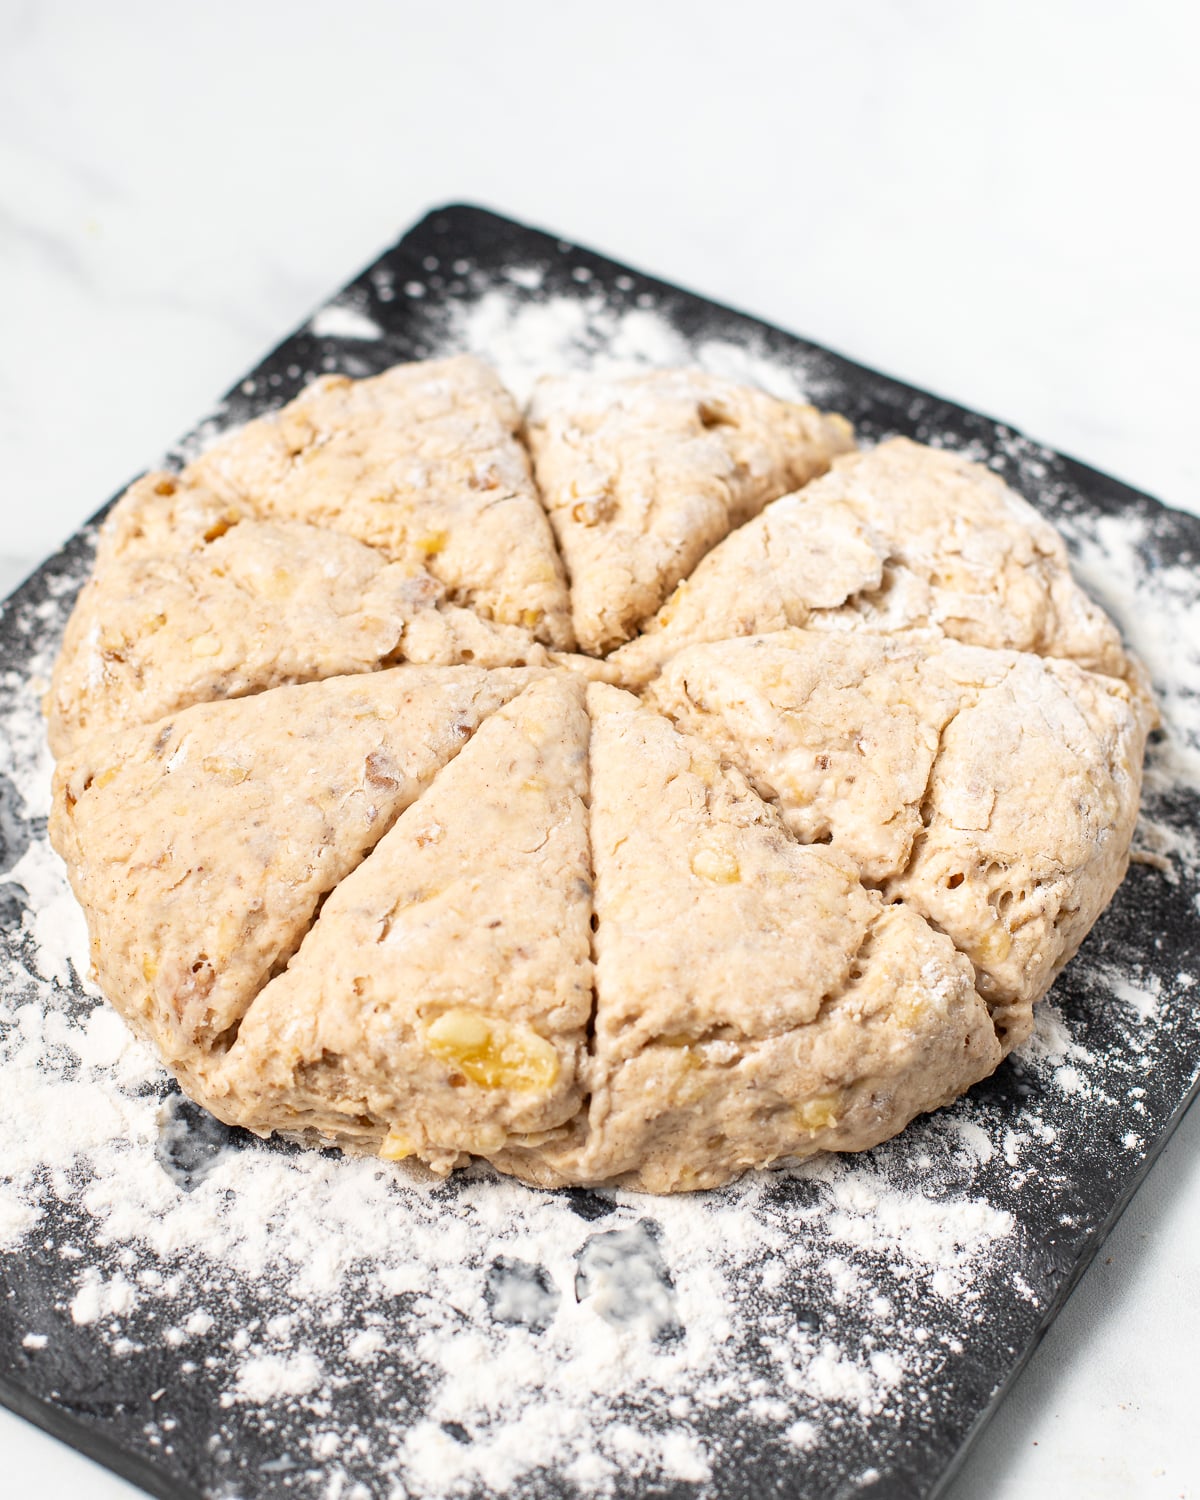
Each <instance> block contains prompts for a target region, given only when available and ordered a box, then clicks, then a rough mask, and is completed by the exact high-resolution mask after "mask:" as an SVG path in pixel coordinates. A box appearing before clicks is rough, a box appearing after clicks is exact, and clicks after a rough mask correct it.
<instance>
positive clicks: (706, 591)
mask: <svg viewBox="0 0 1200 1500" xmlns="http://www.w3.org/2000/svg"><path fill="white" fill-rule="evenodd" d="M851 441H852V439H851V434H850V429H849V427H848V424H846V423H844V422H843V421H842V420H841V419H840V418H837V417H833V416H827V415H823V414H821V413H819V412H816V411H814V410H813V409H812V408H809V407H804V406H799V405H796V404H793V403H787V402H782V401H777V400H775V399H774V398H771V397H769V396H766V395H764V394H763V393H762V392H759V391H754V390H750V389H748V388H745V387H738V386H736V385H733V384H731V383H730V382H728V381H722V380H717V379H716V378H714V377H712V376H708V375H702V374H699V373H697V372H691V371H658V372H653V373H650V374H646V375H641V376H634V377H630V378H627V379H619V380H613V379H604V380H600V379H589V378H586V377H570V378H563V379H554V380H546V381H543V382H541V383H540V384H539V386H538V388H537V390H536V393H535V395H534V398H533V401H532V403H531V406H530V409H529V411H528V412H527V413H526V414H525V419H524V425H523V426H522V419H521V414H520V413H519V412H518V410H517V408H516V406H515V405H514V403H513V402H512V400H511V398H510V397H509V395H508V393H507V392H506V391H505V390H504V389H503V387H502V386H501V385H500V383H499V382H498V380H497V379H496V377H495V375H494V374H493V373H492V372H491V371H490V370H489V369H488V367H487V366H486V365H484V364H482V363H481V362H480V361H479V360H476V359H474V358H471V357H470V356H461V357H457V358H454V359H450V360H442V361H437V362H430V363H426V364H419V365H410V366H399V367H397V368H396V369H393V370H389V371H387V372H385V373H384V374H382V375H379V376H376V377H374V378H373V379H368V380H361V381H350V380H346V379H344V378H341V377H328V378H325V379H322V380H319V381H317V382H316V383H315V385H314V386H312V387H310V388H309V390H308V391H306V392H305V393H303V394H302V395H301V396H300V397H299V398H298V399H297V400H296V401H294V402H292V403H291V404H290V405H289V406H287V407H285V408H283V410H282V411H280V412H278V413H276V414H275V415H274V416H271V417H267V418H264V419H262V420H260V421H257V422H253V423H251V424H250V425H249V426H248V427H246V428H244V429H242V430H241V431H240V432H238V433H235V434H233V435H231V436H229V437H227V438H225V439H223V440H221V441H220V442H219V443H217V444H216V445H215V446H214V447H213V448H212V449H211V450H209V452H208V453H206V454H205V455H204V456H203V457H202V458H200V459H199V460H197V461H196V462H195V463H193V464H192V465H190V466H189V467H188V468H186V469H185V470H184V471H183V472H182V473H180V474H166V473H154V474H150V475H147V476H146V477H145V478H143V479H142V480H140V481H138V483H137V484H135V485H134V486H132V487H131V489H130V490H129V491H128V493H127V494H126V495H125V496H124V497H123V498H122V499H121V500H120V501H119V502H118V503H117V505H116V506H115V507H114V509H113V511H112V512H111V514H110V515H109V517H108V519H107V520H106V522H105V524H104V526H103V528H102V530H101V533H100V536H99V538H98V545H97V556H96V565H95V570H94V573H93V577H92V579H91V580H90V581H89V583H88V584H87V586H86V587H85V589H84V591H83V593H82V594H81V596H80V599H79V601H78V604H77V606H76V610H75V612H74V614H73V616H72V618H71V621H70V622H69V625H68V627H67V631H66V635H65V638H64V642H63V648H62V652H61V655H60V658H59V661H58V664H57V666H56V669H55V673H54V678H53V681H52V683H51V687H50V691H49V693H48V694H47V700H46V711H47V718H48V721H49V731H50V737H51V743H52V747H53V749H54V751H55V754H56V755H57V756H58V757H59V762H58V766H57V770H56V773H55V784H54V803H53V813H52V817H51V822H50V834H51V838H52V840H53V843H54V845H55V847H56V849H58V851H59V852H60V854H62V856H63V858H64V859H65V861H66V864H67V867H68V871H69V873H70V876H71V880H72V884H73V886H74V889H75V891H76V894H77V895H78V897H79V900H80V902H81V904H82V906H83V908H84V911H85V913H86V915H87V919H88V925H89V929H90V933H91V940H92V959H93V964H94V967H95V971H96V976H97V978H98V980H99V982H100V984H101V985H102V987H103V989H104V991H105V993H106V994H107V995H108V996H109V998H110V999H111V1000H112V1001H113V1003H114V1004H115V1005H116V1006H117V1008H118V1009H119V1010H120V1011H121V1013H122V1014H123V1015H124V1016H125V1017H126V1019H127V1020H128V1021H129V1023H130V1024H131V1025H132V1026H133V1027H134V1028H135V1030H137V1031H138V1032H139V1033H140V1034H141V1035H143V1036H145V1037H146V1038H147V1039H148V1040H150V1041H151V1043H152V1044H153V1045H154V1046H155V1047H156V1048H157V1050H158V1051H159V1053H160V1055H161V1056H162V1057H163V1059H164V1060H165V1062H166V1063H167V1065H168V1066H169V1067H170V1068H171V1069H172V1071H173V1072H174V1073H175V1075H176V1077H177V1078H178V1079H179V1080H180V1082H181V1084H182V1086H183V1087H184V1088H185V1089H186V1090H187V1091H188V1093H190V1094H191V1095H192V1096H193V1097H194V1098H196V1099H198V1100H200V1101H201V1102H202V1103H204V1104H205V1105H206V1106H207V1107H208V1108H209V1109H211V1110H212V1111H213V1112H214V1113H215V1114H217V1115H219V1116H220V1117H221V1118H222V1119H224V1120H226V1121H228V1122H229V1123H231V1124H238V1125H243V1126H246V1127H248V1128H249V1129H251V1130H254V1131H257V1132H259V1133H261V1134H263V1135H267V1134H271V1133H279V1134H282V1135H285V1136H288V1137H291V1138H295V1139H299V1140H302V1141H306V1142H311V1143H319V1144H326V1143H336V1144H340V1145H343V1146H345V1147H347V1148H348V1149H353V1150H358V1151H366V1152H371V1153H374V1154H376V1155H378V1156H380V1157H382V1158H384V1159H385V1160H401V1159H405V1158H412V1159H414V1160H417V1161H421V1162H424V1163H426V1164H427V1165H428V1166H430V1167H431V1168H433V1169H434V1170H435V1171H438V1172H445V1171H449V1170H451V1169H452V1168H454V1167H455V1166H458V1165H462V1164H464V1163H465V1162H467V1161H468V1160H470V1159H471V1158H472V1157H482V1158H484V1159H486V1160H488V1161H490V1162H492V1163H493V1164H494V1165H495V1166H496V1167H498V1168H499V1169H500V1170H502V1171H505V1172H510V1173H513V1174H515V1175H516V1176H518V1177H520V1178H523V1179H524V1180H525V1181H527V1182H530V1183H532V1184H536V1185H539V1186H545V1187H552V1186H558V1185H563V1184H595V1183H605V1182H611V1183H619V1184H622V1185H625V1186H628V1187H633V1188H639V1189H643V1190H646V1191H651V1192H670V1191H679V1190H687V1189H695V1188H707V1187H713V1186H717V1185H719V1184H721V1183H723V1182H726V1181H728V1180H729V1179H730V1178H732V1177H734V1176H736V1175H738V1174H739V1173H741V1172H743V1171H745V1170H747V1169H748V1168H752V1167H764V1166H769V1165H770V1164H772V1163H775V1162H779V1161H783V1160H788V1159H793V1158H796V1157H802V1156H806V1155H810V1154H812V1153H814V1152H818V1151H827V1150H828V1151H856V1150H862V1149H864V1148H866V1147H869V1146H872V1145H875V1144H877V1143H878V1142H879V1141H882V1140H884V1139H886V1138H887V1137H888V1136H890V1135H893V1134H894V1133H895V1132H896V1131H898V1130H900V1129H902V1128H903V1127H904V1125H905V1124H907V1122H908V1121H909V1120H910V1119H912V1118H913V1117H914V1116H915V1115H916V1114H918V1113H920V1112H922V1111H925V1110H930V1109H936V1108H938V1107H939V1106H941V1105H943V1104H945V1103H948V1102H949V1101H950V1100H952V1099H954V1098H955V1097H957V1096H958V1095H959V1094H961V1093H962V1092H963V1091H964V1090H965V1089H967V1088H969V1087H970V1086H971V1085H972V1084H973V1083H974V1082H976V1081H977V1080H978V1079H980V1078H982V1077H985V1076H986V1075H987V1074H988V1073H990V1072H991V1071H992V1070H993V1069H994V1068H995V1067H996V1066H997V1064H998V1063H999V1062H1000V1060H1001V1059H1002V1058H1003V1056H1004V1055H1005V1054H1006V1053H1007V1052H1008V1051H1009V1050H1010V1049H1011V1048H1012V1047H1013V1046H1014V1045H1016V1043H1017V1042H1018V1041H1020V1040H1021V1039H1022V1038H1023V1037H1024V1036H1026V1035H1027V1034H1028V1032H1029V1030H1030V1028H1031V1026H1032V1017H1033V1006H1034V1005H1035V1003H1036V1002H1037V1000H1038V999H1039V998H1040V997H1041V996H1042V995H1043V994H1044V993H1045V991H1046V989H1047V988H1048V987H1049V985H1050V983H1051V982H1052V981H1053V979H1054V976H1055V975H1056V974H1057V973H1058V971H1059V970H1060V969H1061V968H1062V966H1063V965H1064V964H1065V963H1066V962H1068V960H1069V959H1070V958H1071V956H1072V955H1073V954H1074V953H1075V951H1076V950H1077V948H1078V947H1079V944H1080V943H1081V942H1082V940H1083V938H1084V937H1085V936H1086V934H1087V932H1088V930H1089V928H1090V927H1091V925H1092V924H1093V922H1094V921H1095V920H1096V917H1097V916H1098V915H1099V913H1100V911H1101V910H1102V909H1103V907H1104V905H1105V904H1106V903H1107V902H1108V900H1109V899H1110V898H1111V896H1112V894H1113V892H1114V891H1115V889H1116V887H1117V885H1118V884H1119V883H1120V881H1121V879H1122V877H1123V875H1124V872H1125V869H1126V866H1127V863H1128V857H1129V845H1130V841H1131V839H1132V834H1133V825H1134V821H1135V819H1136V815H1137V809H1138V802H1139V796H1140V782H1141V764H1142V755H1143V751H1144V746H1145V740H1146V735H1147V733H1148V732H1149V729H1150V728H1151V726H1152V724H1153V722H1154V708H1153V704H1152V702H1151V700H1150V697H1149V695H1148V692H1147V690H1146V688H1145V686H1144V679H1143V674H1142V672H1141V670H1140V668H1139V667H1138V665H1137V663H1136V662H1135V661H1133V660H1132V659H1131V658H1130V657H1128V656H1127V655H1126V653H1125V652H1124V650H1123V648H1122V645H1121V642H1120V638H1119V636H1118V634H1117V632H1116V629H1115V627H1114V626H1113V625H1112V623H1111V621H1109V620H1108V619H1107V617H1106V616H1105V615H1104V614H1103V613H1102V612H1101V611H1100V610H1099V609H1098V608H1097V607H1096V606H1095V605H1094V604H1093V603H1092V602H1091V601H1090V600H1089V599H1088V598H1087V596H1086V595H1085V594H1084V593H1083V592H1082V591H1081V590H1080V589H1079V587H1078V586H1077V585H1076V584H1075V582H1074V580H1073V579H1072V577H1071V573H1070V568H1069V566H1068V562H1067V557H1066V552H1065V549H1064V548H1063V545H1062V542H1061V540H1060V539H1059V537H1058V536H1057V535H1056V533H1055V532H1054V531H1053V530H1052V529H1051V528H1050V527H1049V526H1048V525H1047V524H1046V523H1045V522H1044V521H1043V520H1042V519H1041V518H1040V517H1039V516H1038V515H1037V514H1036V512H1034V511H1033V510H1032V509H1031V508H1030V507H1029V506H1028V505H1026V504H1025V502H1024V501H1022V500H1021V499H1020V498H1019V497H1017V496H1016V495H1014V494H1013V493H1012V492H1011V491H1010V490H1009V489H1008V488H1007V487H1006V486H1005V485H1004V484H1003V483H1002V482H1001V481H1000V480H999V479H998V478H997V477H996V476H995V475H994V474H992V473H991V472H989V471H988V470H987V469H984V468H981V467H979V466H978V465H975V464H972V463H968V462H966V461H965V460H963V459H962V458H960V457H958V456H956V455H953V454H949V453H945V452H940V451H937V450H933V449H929V448H924V447H921V446H920V445H918V444H916V443H912V442H909V441H908V440H907V439H902V438H897V439H892V440H891V441H889V442H885V443H883V444H881V445H879V446H878V447H877V448H875V449H872V450H870V451H866V452H857V451H855V452H848V451H845V450H847V449H848V448H849V447H850V446H851ZM526 444H527V445H528V450H529V452H528V453H527V449H526V446H525V445H526ZM530 455H531V456H530ZM839 455H840V456H839ZM560 549H561V560H560ZM568 579H569V587H568V582H567V580H568ZM672 591H673V592H672ZM668 596H669V597H668ZM664 601H665V602H664ZM576 648H578V650H576Z"/></svg>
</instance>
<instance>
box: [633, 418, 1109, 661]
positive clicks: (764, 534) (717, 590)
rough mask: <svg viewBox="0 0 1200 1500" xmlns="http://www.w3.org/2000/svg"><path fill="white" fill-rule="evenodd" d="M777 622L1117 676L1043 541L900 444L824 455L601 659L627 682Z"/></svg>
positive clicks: (993, 499)
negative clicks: (1026, 657) (925, 634)
mask: <svg viewBox="0 0 1200 1500" xmlns="http://www.w3.org/2000/svg"><path fill="white" fill-rule="evenodd" d="M787 625H808V626H810V627H813V628H824V629H833V630H871V631H877V632H881V633H884V634H887V633H890V632H891V631H894V630H909V629H914V628H919V627H928V628H932V629H935V630H938V631H940V632H941V633H942V634H944V635H947V636H949V637H951V638H952V639H953V640H958V641H964V642H967V643H968V644H970V645H975V646H997V647H1004V646H1007V647H1011V648H1013V649H1015V650H1018V651H1032V652H1034V653H1036V654H1037V655H1039V656H1061V657H1066V658H1068V659H1069V660H1072V661H1077V662H1078V663H1079V664H1080V665H1081V666H1084V667H1088V668H1090V669H1092V670H1094V671H1099V672H1106V673H1109V674H1110V675H1117V676H1120V675H1123V674H1124V673H1125V672H1126V671H1128V669H1129V668H1128V662H1127V659H1126V657H1125V653H1124V651H1123V650H1122V648H1121V640H1120V636H1119V635H1118V633H1117V630H1116V627H1115V626H1114V625H1113V623H1112V621H1111V620H1110V619H1109V618H1108V617H1107V616H1106V615H1105V614H1104V612H1103V611H1102V610H1101V609H1099V607H1098V606H1097V605H1095V604H1094V603H1093V602H1092V601H1091V599H1089V598H1088V596H1087V595H1086V594H1085V593H1084V592H1083V590H1082V589H1081V588H1080V587H1079V585H1078V584H1077V583H1076V582H1075V580H1074V579H1073V578H1072V577H1071V571H1070V566H1069V564H1068V561H1067V552H1066V548H1065V547H1064V545H1063V542H1062V539H1061V537H1059V535H1058V534H1057V532H1055V531H1054V529H1053V528H1052V527H1051V526H1049V525H1048V524H1047V523H1046V522H1045V521H1044V520H1043V519H1042V518H1041V517H1040V516H1039V515H1038V514H1037V512H1036V511H1035V510H1034V509H1033V508H1032V507H1031V506H1030V505H1028V504H1026V502H1025V501H1024V500H1022V499H1021V498H1020V497H1019V496H1018V495H1016V494H1014V493H1013V491H1012V490H1010V489H1009V488H1008V486H1007V485H1005V484H1004V483H1003V482H1002V481H1001V480H1000V479H999V478H998V477H997V476H996V475H995V474H993V473H992V472H991V471H990V470H988V469H985V468H983V467H982V466H981V465H979V464H975V463H969V462H968V461H967V460H966V459H963V458H961V457H960V456H959V455H957V454H953V453H947V452H944V451H943V450H941V449H937V448H926V447H922V446H921V445H920V444H919V443H913V442H910V441H909V440H908V439H907V438H892V439H891V440H890V441H889V442H886V443H881V444H880V445H879V446H878V447H877V448H873V449H871V450H870V451H868V452H865V453H853V454H848V455H846V456H845V457H843V458H840V459H838V460H837V461H836V462H835V463H834V465H833V468H832V469H831V471H830V472H829V473H828V474H827V475H825V476H824V477H823V478H821V479H819V480H817V481H815V482H814V483H813V484H811V485H808V486H807V487H806V488H805V489H803V490H802V491H800V492H799V493H797V494H795V495H788V496H785V497H784V498H783V499H780V500H777V501H776V502H775V503H774V504H773V505H770V506H768V507H767V508H766V510H764V511H763V512H762V514H761V515H759V516H758V517H756V518H755V519H754V520H753V521H750V522H748V523H747V524H746V525H745V526H743V527H741V528H739V529H738V530H737V531H735V532H733V533H732V534H731V535H730V536H729V537H728V538H727V539H726V540H725V541H724V542H723V543H722V544H721V545H720V546H719V547H717V548H715V549H714V550H713V551H712V552H711V553H710V554H709V555H708V556H707V557H706V558H705V559H704V561H703V562H701V563H700V565H699V566H698V567H697V568H696V570H695V573H694V574H693V575H692V576H691V577H690V578H689V579H688V580H686V581H685V582H684V583H682V584H681V585H680V586H679V588H678V589H677V591H676V592H675V594H674V596H673V597H672V598H671V599H669V600H668V601H667V603H666V604H665V605H664V606H663V608H662V610H661V611H660V612H659V614H658V616H657V617H656V618H655V619H654V620H653V621H651V622H650V623H649V624H648V626H647V627H646V630H645V632H644V633H643V634H642V636H641V637H640V638H639V639H638V640H636V641H633V642H631V643H630V644H629V645H628V646H627V647H626V648H625V649H624V651H622V652H619V653H617V656H616V658H615V660H616V661H617V662H618V663H619V664H620V665H621V667H622V670H623V671H624V672H625V674H626V676H627V679H628V680H629V682H630V683H633V684H637V683H641V682H644V681H645V680H646V679H647V678H648V677H650V676H652V675H653V674H654V672H655V671H656V670H657V669H658V667H659V666H660V665H661V663H662V662H663V661H665V660H667V659H668V658H669V657H670V656H671V655H672V654H673V653H674V652H675V651H676V650H678V649H679V648H680V647H681V646H684V645H689V644H691V643H693V642H696V641H713V640H723V639H727V638H728V637H730V636H735V635H761V634H763V633H764V632H766V631H771V630H780V629H782V628H783V627H784V626H787Z"/></svg>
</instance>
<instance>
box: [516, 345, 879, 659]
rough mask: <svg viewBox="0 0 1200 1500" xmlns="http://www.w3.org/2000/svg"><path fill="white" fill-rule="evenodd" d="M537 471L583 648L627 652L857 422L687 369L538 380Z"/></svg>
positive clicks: (532, 420)
mask: <svg viewBox="0 0 1200 1500" xmlns="http://www.w3.org/2000/svg"><path fill="white" fill-rule="evenodd" d="M526 432H527V435H528V439H529V446H530V449H531V450H532V452H533V459H534V471H535V473H536V476H537V481H538V485H539V486H540V488H541V491H542V496H543V498H544V500H545V502H546V506H547V509H548V510H549V512H550V520H551V521H552V523H553V525H554V531H555V534H556V536H557V537H558V541H559V545H560V546H561V547H562V553H563V560H564V561H565V563H566V566H567V573H568V576H569V577H570V580H571V608H572V617H573V620H574V625H575V635H576V638H577V640H578V641H579V644H580V646H581V648H582V649H583V650H585V651H590V652H594V653H603V652H605V651H608V650H611V648H612V647H614V646H617V645H620V643H621V642H622V641H626V640H628V639H629V637H630V636H631V635H632V634H633V633H634V631H635V630H636V628H637V626H638V625H639V624H640V623H641V622H642V621H643V620H645V619H646V618H647V617H648V616H650V615H652V614H653V613H654V611H655V610H656V609H657V608H658V606H659V605H660V604H661V603H662V601H663V600H664V599H665V598H666V596H667V595H668V594H669V593H670V591H671V590H672V589H673V588H674V587H675V585H676V584H677V583H678V582H679V580H680V579H681V578H684V577H686V576H687V575H688V574H689V573H690V572H691V571H692V569H693V568H694V567H695V565H696V564H697V563H698V562H699V561H700V559H701V558H702V557H703V556H704V554H705V553H706V552H707V551H708V550H709V548H711V547H713V546H714V545H715V544H716V543H717V542H719V541H720V540H721V538H722V537H723V536H725V534H726V533H727V532H728V531H729V530H730V529H731V528H732V527H734V526H740V525H741V523H742V522H743V521H748V520H749V519H750V517H751V516H754V515H757V514H758V512H759V511H760V510H761V509H762V508H763V506H764V505H765V504H766V503H767V501H768V500H774V499H775V498H776V496H778V495H784V494H787V492H788V491H789V490H794V489H797V488H799V486H800V485H802V484H806V483H807V482H808V481H809V480H810V479H812V478H813V476H814V475H816V474H821V473H824V471H825V470H826V469H827V468H828V467H829V463H830V460H831V459H832V458H833V456H834V455H835V454H836V453H843V452H845V451H846V450H847V449H848V448H850V447H851V446H852V443H853V434H852V432H851V428H850V424H849V423H848V422H846V421H844V420H843V419H842V418H841V417H837V416H825V415H823V414H822V413H821V412H819V411H817V410H815V408H813V407H811V406H799V405H797V404H796V403H795V402H789V401H779V400H776V399H775V398H774V397H772V396H767V395H764V393H763V392H762V391H756V390H752V389H750V388H748V387H746V386H738V385H734V384H733V382H732V381H728V380H719V379H717V378H716V376H713V375H703V374H700V373H699V372H697V371H691V370H656V371H654V372H652V373H651V374H648V375H632V376H628V377H626V378H625V379H614V380H596V379H594V378H589V377H587V376H560V377H557V378H554V379H543V380H541V381H539V382H538V385H537V388H536V389H535V391H534V395H533V400H532V402H531V404H530V409H529V415H528V418H527V422H526Z"/></svg>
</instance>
